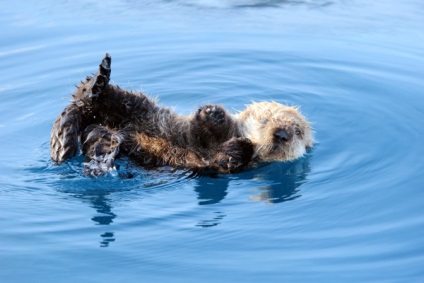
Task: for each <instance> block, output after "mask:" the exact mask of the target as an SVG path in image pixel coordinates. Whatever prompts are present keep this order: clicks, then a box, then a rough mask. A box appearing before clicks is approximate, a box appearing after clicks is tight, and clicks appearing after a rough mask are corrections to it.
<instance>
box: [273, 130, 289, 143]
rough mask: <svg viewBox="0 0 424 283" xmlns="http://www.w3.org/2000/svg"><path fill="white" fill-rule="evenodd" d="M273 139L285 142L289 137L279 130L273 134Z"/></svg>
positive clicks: (284, 131)
mask: <svg viewBox="0 0 424 283" xmlns="http://www.w3.org/2000/svg"><path fill="white" fill-rule="evenodd" d="M274 137H276V138H277V139H278V140H282V141H286V140H288V139H289V136H288V134H287V131H286V130H283V129H280V130H278V131H276V132H275V133H274Z"/></svg>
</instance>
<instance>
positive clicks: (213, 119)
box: [196, 105, 226, 125]
mask: <svg viewBox="0 0 424 283" xmlns="http://www.w3.org/2000/svg"><path fill="white" fill-rule="evenodd" d="M225 115H226V113H225V110H224V109H223V108H222V107H221V106H219V105H206V106H203V107H202V108H200V109H199V110H198V111H197V116H196V118H197V119H200V120H203V122H206V123H209V124H212V125H220V124H222V123H224V122H225Z"/></svg>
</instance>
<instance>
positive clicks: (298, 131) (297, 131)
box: [294, 130, 302, 136]
mask: <svg viewBox="0 0 424 283" xmlns="http://www.w3.org/2000/svg"><path fill="white" fill-rule="evenodd" d="M294 133H295V134H296V136H300V135H301V134H302V132H301V131H300V130H296V131H295V132H294Z"/></svg>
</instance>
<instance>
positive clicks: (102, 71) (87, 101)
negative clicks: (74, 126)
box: [73, 53, 112, 110]
mask: <svg viewBox="0 0 424 283" xmlns="http://www.w3.org/2000/svg"><path fill="white" fill-rule="evenodd" d="M111 63H112V58H111V57H110V55H109V54H108V53H106V55H105V57H104V58H103V60H102V62H101V63H100V65H99V70H98V71H97V73H96V74H95V75H94V76H93V77H90V76H88V77H87V78H86V79H85V81H83V82H81V84H79V85H78V86H77V88H78V89H77V91H76V92H75V93H74V94H73V97H74V101H75V104H76V105H77V106H78V107H82V108H83V109H87V110H91V109H92V108H93V106H94V103H95V101H96V100H97V99H98V98H99V97H100V96H101V94H102V93H103V92H104V89H105V88H106V86H107V85H108V83H109V80H110V73H111Z"/></svg>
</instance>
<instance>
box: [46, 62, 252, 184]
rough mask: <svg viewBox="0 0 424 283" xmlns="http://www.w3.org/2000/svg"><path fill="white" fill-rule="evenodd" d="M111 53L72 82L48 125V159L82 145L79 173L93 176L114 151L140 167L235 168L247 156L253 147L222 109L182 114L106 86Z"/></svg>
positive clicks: (111, 158) (244, 162)
mask: <svg viewBox="0 0 424 283" xmlns="http://www.w3.org/2000/svg"><path fill="white" fill-rule="evenodd" d="M110 65H111V57H110V56H109V55H108V54H106V56H105V58H104V59H103V61H102V63H101V64H100V65H99V71H98V72H97V73H96V74H95V75H94V76H93V77H87V78H86V80H85V81H83V82H81V84H80V85H78V87H77V90H76V92H75V93H74V94H73V100H72V102H71V104H70V105H68V106H67V107H66V108H65V110H64V111H63V112H62V113H61V114H60V115H59V117H58V118H57V119H56V121H55V122H54V125H53V129H52V132H51V139H50V149H51V151H50V152H51V157H52V159H53V160H54V161H55V162H57V163H61V162H63V161H65V160H66V159H69V158H71V157H72V156H74V155H75V153H76V152H77V150H78V147H79V143H78V141H79V139H80V141H81V144H82V152H83V154H84V155H85V156H86V157H87V163H86V164H87V166H86V170H85V172H86V173H87V174H89V175H94V176H98V175H101V174H103V173H104V172H106V171H107V170H110V169H111V168H113V167H114V160H115V158H116V157H117V156H118V154H125V155H128V156H130V157H131V158H133V159H135V160H136V161H138V163H139V164H141V165H145V166H161V165H171V166H175V167H184V168H191V169H193V170H205V169H208V170H214V171H219V172H222V173H229V172H237V171H240V170H242V169H243V168H245V167H246V166H247V165H248V164H249V162H251V160H252V156H253V153H254V149H253V145H252V143H251V142H250V140H249V139H247V138H243V137H241V134H240V132H239V128H240V127H239V125H237V123H238V122H237V121H235V120H234V119H232V117H231V115H229V114H228V113H227V112H226V111H225V109H224V108H222V107H221V106H217V105H206V106H204V107H201V108H200V109H198V111H196V113H195V114H194V115H191V116H183V115H178V114H176V113H174V112H173V111H172V110H170V109H168V108H164V107H160V106H158V105H157V104H156V103H155V102H154V101H153V100H151V99H149V98H148V97H146V96H145V95H143V94H142V93H139V92H130V91H126V90H123V89H121V88H119V87H118V86H115V85H111V84H109V78H110V73H111V68H110Z"/></svg>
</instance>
